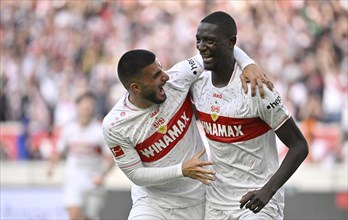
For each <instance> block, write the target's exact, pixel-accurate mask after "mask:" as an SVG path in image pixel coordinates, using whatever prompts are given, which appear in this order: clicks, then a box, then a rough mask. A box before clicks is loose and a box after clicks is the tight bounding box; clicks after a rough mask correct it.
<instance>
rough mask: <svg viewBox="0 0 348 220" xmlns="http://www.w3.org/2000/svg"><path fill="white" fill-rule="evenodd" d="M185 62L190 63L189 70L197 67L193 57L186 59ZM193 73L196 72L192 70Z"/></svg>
mask: <svg viewBox="0 0 348 220" xmlns="http://www.w3.org/2000/svg"><path fill="white" fill-rule="evenodd" d="M187 62H188V63H189V64H190V66H191V70H194V69H197V68H198V67H197V65H196V63H195V61H194V60H193V59H188V60H187ZM193 74H195V75H196V74H197V71H193Z"/></svg>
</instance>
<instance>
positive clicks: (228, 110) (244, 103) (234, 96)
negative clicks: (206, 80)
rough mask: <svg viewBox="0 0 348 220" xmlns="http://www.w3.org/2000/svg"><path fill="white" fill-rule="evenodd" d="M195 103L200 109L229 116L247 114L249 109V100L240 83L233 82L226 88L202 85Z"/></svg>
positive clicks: (213, 115) (215, 114)
mask: <svg viewBox="0 0 348 220" xmlns="http://www.w3.org/2000/svg"><path fill="white" fill-rule="evenodd" d="M196 97H197V98H196V100H195V105H196V108H197V110H198V111H200V112H205V113H207V114H211V115H212V117H216V116H219V115H223V116H228V117H242V116H245V114H246V113H247V111H248V109H249V100H247V98H246V97H245V95H244V94H243V91H242V89H241V86H240V85H239V84H231V85H229V86H226V87H224V88H215V87H213V86H210V85H208V86H205V87H202V89H201V91H200V92H199V93H198V94H197V96H196Z"/></svg>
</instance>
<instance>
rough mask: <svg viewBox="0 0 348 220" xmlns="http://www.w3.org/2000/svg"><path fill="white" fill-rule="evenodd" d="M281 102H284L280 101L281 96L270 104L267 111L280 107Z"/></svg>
mask: <svg viewBox="0 0 348 220" xmlns="http://www.w3.org/2000/svg"><path fill="white" fill-rule="evenodd" d="M281 102H282V100H281V99H280V96H278V97H277V98H276V100H274V102H272V103H269V105H267V109H270V108H275V107H276V106H278V105H279V104H280V103H281Z"/></svg>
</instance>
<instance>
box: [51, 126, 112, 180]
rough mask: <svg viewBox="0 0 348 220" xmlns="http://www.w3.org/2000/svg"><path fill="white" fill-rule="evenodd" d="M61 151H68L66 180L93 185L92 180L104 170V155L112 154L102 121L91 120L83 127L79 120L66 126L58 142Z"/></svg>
mask: <svg viewBox="0 0 348 220" xmlns="http://www.w3.org/2000/svg"><path fill="white" fill-rule="evenodd" d="M57 150H58V151H59V152H66V154H67V161H66V166H65V175H66V182H75V183H77V182H79V183H78V184H81V187H92V186H93V184H92V180H93V178H95V177H98V176H100V175H101V174H102V172H103V167H104V164H103V162H104V157H105V156H106V155H108V156H109V155H110V152H109V151H108V148H107V146H106V144H105V141H104V138H103V133H102V131H101V123H100V122H98V121H97V120H93V121H91V122H90V123H89V124H88V125H87V126H85V127H81V126H80V125H79V124H78V123H77V122H72V123H70V124H68V125H67V126H65V127H64V128H63V130H62V132H61V135H60V138H59V140H58V143H57ZM82 185H84V186H82Z"/></svg>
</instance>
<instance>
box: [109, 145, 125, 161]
mask: <svg viewBox="0 0 348 220" xmlns="http://www.w3.org/2000/svg"><path fill="white" fill-rule="evenodd" d="M110 150H111V152H112V154H113V155H114V156H115V158H116V159H118V158H122V157H123V156H124V155H125V153H124V151H123V150H122V148H121V147H120V146H115V147H112V148H110Z"/></svg>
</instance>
